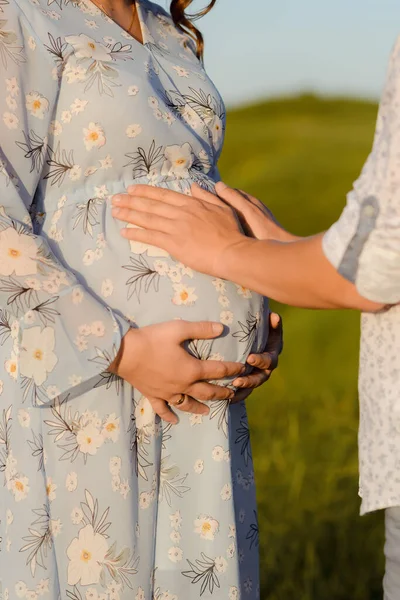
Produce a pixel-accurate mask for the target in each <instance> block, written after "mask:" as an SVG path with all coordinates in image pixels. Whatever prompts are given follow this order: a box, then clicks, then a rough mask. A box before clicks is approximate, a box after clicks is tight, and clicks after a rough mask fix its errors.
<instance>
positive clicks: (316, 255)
mask: <svg viewBox="0 0 400 600" xmlns="http://www.w3.org/2000/svg"><path fill="white" fill-rule="evenodd" d="M322 237H323V234H319V235H317V236H314V237H310V238H304V239H301V240H298V241H295V242H289V243H282V242H276V241H258V240H253V239H248V238H247V239H246V240H243V242H242V243H240V244H238V245H236V246H233V247H232V248H231V249H230V250H229V251H227V253H226V254H225V255H224V256H223V257H222V259H221V262H220V265H221V268H220V272H221V276H222V277H224V278H226V279H229V280H231V281H235V282H236V283H238V284H239V285H243V286H244V287H248V288H250V289H252V290H254V291H257V292H259V293H261V294H263V295H265V296H267V297H269V298H272V299H274V300H277V301H278V302H282V303H284V304H289V305H292V306H299V307H303V308H321V309H329V308H330V309H335V308H350V309H356V310H361V311H368V312H371V311H372V312H375V311H378V310H381V309H382V308H383V305H380V304H377V303H375V302H371V301H369V300H367V299H365V298H363V297H362V296H360V294H359V293H358V292H357V289H356V287H355V285H353V284H352V283H350V282H349V281H347V280H346V279H344V278H343V277H342V276H341V275H339V274H338V273H337V271H336V270H335V269H334V267H333V266H332V265H331V264H330V262H329V261H328V260H327V258H326V257H325V255H324V253H323V250H322Z"/></svg>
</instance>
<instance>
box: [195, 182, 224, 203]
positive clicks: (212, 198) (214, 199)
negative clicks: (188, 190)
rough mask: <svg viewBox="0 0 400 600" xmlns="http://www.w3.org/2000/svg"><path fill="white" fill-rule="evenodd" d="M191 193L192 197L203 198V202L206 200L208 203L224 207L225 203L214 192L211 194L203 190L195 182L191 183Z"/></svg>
mask: <svg viewBox="0 0 400 600" xmlns="http://www.w3.org/2000/svg"><path fill="white" fill-rule="evenodd" d="M192 195H193V197H194V198H198V199H199V200H203V202H208V203H209V204H215V205H216V206H223V207H226V203H225V202H223V201H222V200H221V199H220V198H218V196H216V195H215V194H211V192H207V191H206V190H203V188H202V187H200V186H199V185H198V184H197V183H193V185H192Z"/></svg>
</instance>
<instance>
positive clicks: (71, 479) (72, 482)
mask: <svg viewBox="0 0 400 600" xmlns="http://www.w3.org/2000/svg"><path fill="white" fill-rule="evenodd" d="M65 487H66V488H67V490H68V492H74V491H75V490H76V488H77V487H78V475H77V473H75V471H72V472H71V473H68V475H67V477H66V480H65Z"/></svg>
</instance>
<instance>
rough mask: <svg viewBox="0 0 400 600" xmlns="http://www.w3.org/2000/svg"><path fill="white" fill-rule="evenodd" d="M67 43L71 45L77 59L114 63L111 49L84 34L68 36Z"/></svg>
mask: <svg viewBox="0 0 400 600" xmlns="http://www.w3.org/2000/svg"><path fill="white" fill-rule="evenodd" d="M65 41H66V42H67V43H68V44H71V46H72V47H73V49H74V51H75V56H76V57H77V58H91V59H93V60H96V61H100V62H112V60H113V59H112V56H111V50H110V48H107V46H104V45H103V44H100V43H99V42H96V41H95V40H94V39H93V38H91V37H89V36H87V35H85V34H84V33H81V34H80V35H68V36H66V38H65Z"/></svg>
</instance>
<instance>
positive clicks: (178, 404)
mask: <svg viewBox="0 0 400 600" xmlns="http://www.w3.org/2000/svg"><path fill="white" fill-rule="evenodd" d="M185 400H186V394H181V396H180V398H179V400H177V401H176V402H174V404H175V406H182V404H183V403H184V402H185Z"/></svg>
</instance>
